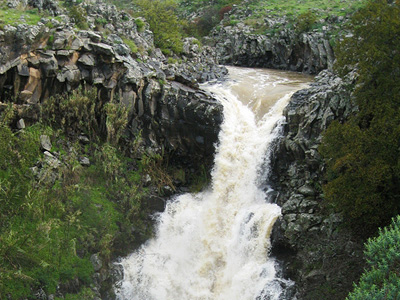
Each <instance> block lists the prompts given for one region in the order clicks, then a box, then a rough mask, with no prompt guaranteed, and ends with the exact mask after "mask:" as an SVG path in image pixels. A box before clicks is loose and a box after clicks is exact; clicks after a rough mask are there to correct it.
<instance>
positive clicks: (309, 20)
mask: <svg viewBox="0 0 400 300" xmlns="http://www.w3.org/2000/svg"><path fill="white" fill-rule="evenodd" d="M316 20H317V16H316V15H315V14H314V13H313V12H312V11H311V10H309V11H307V12H305V13H302V14H300V15H299V16H298V17H297V22H296V31H297V32H298V33H301V32H307V31H309V30H310V29H311V28H312V26H313V25H314V24H315V22H316Z"/></svg>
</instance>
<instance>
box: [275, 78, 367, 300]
mask: <svg viewBox="0 0 400 300" xmlns="http://www.w3.org/2000/svg"><path fill="white" fill-rule="evenodd" d="M353 76H354V74H353ZM353 79H354V78H353ZM353 79H352V78H347V79H346V80H343V79H341V78H339V77H337V76H336V75H334V74H333V73H332V72H330V71H327V70H325V71H322V72H321V73H320V74H319V75H318V76H317V77H316V78H315V82H314V83H313V84H311V86H310V88H308V89H305V90H301V91H298V92H296V93H295V94H294V95H293V96H292V99H291V101H290V103H289V105H288V106H287V107H286V109H285V111H284V115H285V117H286V124H285V125H284V133H283V137H282V138H281V139H280V140H278V141H277V142H276V145H275V147H276V148H275V149H276V150H275V151H274V153H273V159H272V161H273V171H272V176H273V182H274V183H273V188H274V190H275V191H274V193H276V195H275V199H276V202H277V203H278V204H279V205H280V206H281V207H282V218H281V219H280V220H279V221H278V224H277V226H276V227H275V228H274V234H273V248H272V252H273V254H274V255H276V257H277V258H278V259H279V260H281V262H282V264H283V274H284V276H287V277H288V278H291V279H293V280H294V281H295V282H296V286H297V289H296V293H294V294H295V297H296V298H297V299H342V298H345V296H346V295H347V293H348V291H349V290H350V289H351V287H352V282H353V281H356V280H357V278H358V277H359V274H360V273H361V271H362V268H363V263H364V261H363V252H362V251H363V247H362V242H361V240H360V238H359V237H358V236H355V235H354V233H352V232H351V231H350V230H349V229H348V228H345V227H343V226H342V224H343V217H342V216H341V215H340V214H338V213H333V212H332V210H331V209H330V208H329V204H328V203H326V201H325V200H324V196H323V192H322V185H323V184H324V180H325V179H324V178H325V176H326V174H325V166H324V162H323V159H322V157H321V155H320V153H319V151H318V147H319V145H320V143H321V139H322V134H323V132H324V131H325V130H326V128H327V126H328V125H329V124H330V123H331V122H332V121H334V120H336V121H339V122H343V121H344V120H346V119H347V118H349V117H350V116H351V115H352V114H353V113H354V112H355V111H356V110H357V108H356V107H355V106H354V104H352V102H351V101H349V99H350V97H351V90H352V88H351V85H352V80H353ZM293 297H294V296H293Z"/></svg>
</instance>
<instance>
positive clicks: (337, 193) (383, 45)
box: [320, 0, 400, 233]
mask: <svg viewBox="0 0 400 300" xmlns="http://www.w3.org/2000/svg"><path fill="white" fill-rule="evenodd" d="M352 29H353V36H352V37H349V38H346V39H345V40H344V41H343V42H342V43H341V44H340V45H339V49H338V51H337V60H338V63H337V65H336V68H337V70H338V71H339V72H340V74H341V75H346V74H347V73H349V72H350V71H351V70H352V69H353V68H356V69H357V73H358V74H359V76H358V79H357V83H356V88H355V91H354V99H355V101H356V103H357V105H358V107H359V113H358V114H357V115H356V116H354V117H352V118H351V120H349V121H348V122H347V123H345V124H339V123H333V124H332V125H331V126H330V128H329V129H328V130H327V132H326V133H325V137H324V139H323V144H322V146H321V148H320V150H321V152H322V153H323V155H324V156H325V158H326V159H327V164H328V183H327V184H326V185H325V187H324V192H325V195H326V198H327V199H328V200H330V201H331V202H332V203H334V204H335V205H336V207H337V208H338V209H340V210H342V211H343V212H344V214H345V215H346V216H347V219H348V221H349V223H350V224H352V225H355V226H356V227H357V228H359V229H362V231H364V232H365V233H369V232H372V231H374V230H376V228H377V227H378V226H384V225H386V224H388V223H389V222H390V219H391V218H392V217H393V216H394V215H396V214H398V213H399V212H400V88H399V85H398V82H399V80H400V53H399V51H398V49H400V39H399V36H400V7H399V2H398V1H394V2H393V3H391V2H388V1H386V0H374V1H371V2H369V4H368V5H367V6H366V7H365V8H363V9H362V10H360V12H359V13H357V14H356V15H355V16H354V18H353V20H352Z"/></svg>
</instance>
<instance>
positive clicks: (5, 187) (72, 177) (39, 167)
mask: <svg viewBox="0 0 400 300" xmlns="http://www.w3.org/2000/svg"><path fill="white" fill-rule="evenodd" d="M95 96H96V92H95V91H93V92H89V93H82V92H77V93H75V94H73V95H71V97H69V98H68V97H66V96H63V97H60V98H58V100H57V101H56V99H53V100H52V101H50V102H49V103H47V106H46V109H45V110H44V112H43V117H49V118H50V119H49V120H46V123H47V124H50V125H52V126H53V127H54V128H51V127H48V126H46V125H43V124H42V123H38V124H36V125H33V126H30V127H27V128H26V129H24V130H21V131H14V130H12V128H11V127H10V124H12V122H13V119H14V115H15V114H14V110H13V106H12V105H9V106H8V107H7V108H6V109H5V110H4V111H3V112H2V114H1V115H0V298H1V299H8V298H11V299H28V298H29V299H36V298H37V297H36V296H35V293H36V292H37V291H39V290H43V291H45V292H46V293H47V294H52V293H53V294H54V293H55V292H56V288H57V286H66V287H68V286H70V285H71V284H72V283H73V285H74V286H75V288H74V290H73V291H70V292H74V293H78V294H77V295H67V296H66V299H82V298H85V299H87V298H92V297H91V295H92V293H91V292H90V290H89V289H87V288H85V286H89V285H90V284H91V282H92V274H93V267H92V264H91V262H90V260H89V257H90V255H91V254H93V253H99V254H100V256H101V258H102V259H103V261H105V262H107V261H109V260H110V259H111V258H112V257H113V256H114V255H126V253H124V250H123V249H128V245H129V249H131V247H133V245H134V244H135V243H138V242H139V241H141V240H142V239H144V238H146V237H147V236H149V235H150V234H151V229H150V228H151V227H150V226H148V223H149V219H148V211H147V207H146V206H145V205H144V203H142V202H141V199H142V198H143V196H144V195H145V194H146V190H145V189H144V188H143V186H142V183H141V175H140V174H139V172H138V167H136V168H132V165H134V164H135V161H134V159H132V158H130V157H127V156H125V155H124V153H126V152H125V149H124V148H123V147H120V146H118V145H117V144H118V140H119V137H120V136H121V132H122V130H123V128H124V127H125V125H126V114H125V113H124V109H123V108H122V107H119V106H117V104H115V103H109V106H107V107H105V108H102V110H103V113H104V114H105V115H106V117H105V121H104V122H105V125H106V126H109V127H112V130H111V129H109V130H108V134H107V138H108V140H109V142H110V143H103V142H101V139H96V138H93V141H91V142H90V143H89V144H86V145H84V144H81V143H79V142H78V141H76V140H74V135H72V137H69V138H66V136H65V135H64V134H68V132H69V131H68V128H69V129H70V130H72V131H76V132H78V133H80V132H81V130H82V131H84V132H86V133H90V132H91V131H92V130H93V131H94V128H98V123H95V116H96V113H95V111H94V107H97V106H96V103H95V102H96V101H95ZM62 110H63V113H65V114H66V115H63V113H62ZM57 113H59V115H58V116H57ZM91 114H94V115H91ZM84 119H86V121H87V122H86V124H83V123H81V122H82V121H83V120H84ZM124 120H125V121H124ZM42 122H44V120H42ZM78 125H80V126H82V127H81V128H79V126H78ZM94 132H95V131H94ZM95 133H96V132H95ZM43 134H45V135H48V136H49V137H50V138H51V140H52V144H53V148H54V150H53V149H52V153H53V154H54V155H56V156H57V160H58V161H59V163H56V164H54V161H53V162H52V160H49V159H47V158H46V157H45V156H44V155H43V153H42V152H41V150H40V148H39V146H40V143H39V137H40V135H43ZM93 134H94V133H93ZM75 138H76V136H75ZM139 142H140V140H139V139H138V141H137V143H139ZM131 146H132V150H133V151H138V149H139V147H138V146H136V145H131ZM82 155H87V156H89V157H90V160H91V161H92V164H91V166H90V167H83V166H81V164H80V163H79V157H81V156H82ZM135 155H136V156H138V154H137V153H135ZM136 164H137V162H136ZM35 169H36V171H35ZM132 228H135V230H136V234H132ZM76 282H79V285H78V286H76V284H75V283H76ZM67 290H68V289H67ZM92 296H93V295H92Z"/></svg>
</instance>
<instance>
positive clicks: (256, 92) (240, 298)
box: [117, 67, 312, 300]
mask: <svg viewBox="0 0 400 300" xmlns="http://www.w3.org/2000/svg"><path fill="white" fill-rule="evenodd" d="M228 69H229V77H228V79H227V80H225V81H223V82H217V83H212V84H206V85H203V86H202V88H203V89H205V90H207V91H209V92H211V93H213V94H214V95H215V96H216V97H217V99H218V100H219V101H220V102H221V103H222V104H223V107H224V121H223V124H222V125H221V131H220V134H219V144H218V147H217V151H216V155H215V160H214V168H213V170H212V174H211V175H212V183H211V186H210V187H209V189H207V190H206V191H204V192H202V193H198V194H184V195H180V196H177V197H175V198H173V199H171V200H170V201H169V202H168V203H167V205H166V209H165V212H163V213H162V214H160V215H159V217H158V221H157V228H156V235H155V238H153V239H151V240H149V241H148V242H147V243H146V244H145V245H143V246H142V247H141V248H140V249H139V250H137V251H136V252H134V253H132V254H131V255H130V256H129V257H127V258H125V259H123V260H122V262H121V264H122V266H123V268H124V279H123V281H122V282H121V283H119V287H118V289H117V297H118V299H120V300H254V299H270V300H278V299H280V296H281V295H282V294H283V291H282V286H283V285H282V284H280V281H283V280H284V279H279V278H277V276H276V266H275V265H276V263H275V261H274V259H273V258H270V257H269V255H268V254H269V249H270V234H271V231H272V227H273V225H274V223H275V221H276V220H277V218H279V216H280V207H279V206H277V205H276V204H273V203H270V202H269V199H268V196H267V194H266V193H265V192H264V191H263V190H264V189H263V188H262V187H265V186H266V185H267V184H268V179H266V176H268V173H269V170H268V168H269V161H268V160H269V157H270V155H269V151H270V147H269V146H270V145H271V143H272V142H273V141H274V140H275V139H276V138H277V137H278V136H279V135H280V134H281V129H282V126H281V125H282V123H283V122H284V117H283V116H282V111H283V109H284V108H285V106H286V105H287V103H288V101H289V99H290V96H291V94H292V93H293V92H295V91H296V90H298V89H301V88H305V87H306V86H307V84H308V83H309V82H310V81H311V80H312V78H311V77H310V76H304V75H302V74H297V73H290V72H283V71H272V70H265V69H246V68H236V67H229V68H228ZM261 175H262V176H261ZM288 284H290V282H286V283H285V285H288Z"/></svg>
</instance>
